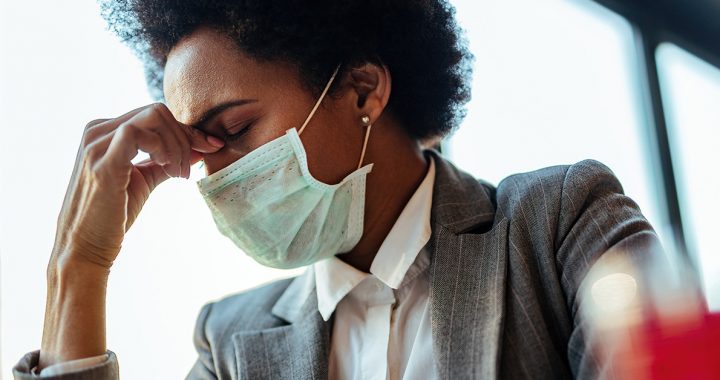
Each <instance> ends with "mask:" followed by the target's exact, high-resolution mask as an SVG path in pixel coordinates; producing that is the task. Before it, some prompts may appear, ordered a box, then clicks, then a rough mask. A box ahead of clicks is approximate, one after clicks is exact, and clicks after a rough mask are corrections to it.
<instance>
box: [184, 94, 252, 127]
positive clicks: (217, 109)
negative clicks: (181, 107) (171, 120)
mask: <svg viewBox="0 0 720 380" xmlns="http://www.w3.org/2000/svg"><path fill="white" fill-rule="evenodd" d="M255 102H257V99H239V100H233V101H229V102H224V103H220V104H218V105H216V106H214V107H212V108H210V109H209V110H207V111H205V112H204V113H203V114H202V116H200V118H199V119H198V121H197V122H195V124H191V125H190V126H191V127H193V128H196V129H199V130H201V131H205V129H204V128H205V125H206V124H207V123H208V122H209V121H210V119H212V118H213V117H215V116H217V115H218V114H220V113H222V112H223V111H225V110H227V109H228V108H232V107H237V106H242V105H245V104H250V103H255Z"/></svg>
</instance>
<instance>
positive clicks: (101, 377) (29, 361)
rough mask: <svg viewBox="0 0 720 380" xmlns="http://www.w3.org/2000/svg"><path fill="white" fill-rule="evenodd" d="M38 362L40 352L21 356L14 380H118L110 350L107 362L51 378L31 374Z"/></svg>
mask: <svg viewBox="0 0 720 380" xmlns="http://www.w3.org/2000/svg"><path fill="white" fill-rule="evenodd" d="M39 361H40V350H37V351H33V352H29V353H27V354H26V355H25V356H23V358H22V359H20V361H19V362H18V363H17V364H16V365H15V367H14V368H13V376H14V378H15V380H38V379H43V380H91V379H93V380H118V379H119V378H120V370H119V366H118V361H117V356H115V353H114V352H112V351H110V350H108V351H107V360H105V361H103V362H102V363H100V364H97V365H93V366H91V367H88V368H83V369H81V370H78V371H71V372H67V373H60V374H57V375H52V376H41V377H40V376H38V375H35V374H33V373H32V370H33V368H35V367H37V365H38V362H39Z"/></svg>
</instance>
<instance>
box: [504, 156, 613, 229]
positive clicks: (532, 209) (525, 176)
mask: <svg viewBox="0 0 720 380" xmlns="http://www.w3.org/2000/svg"><path fill="white" fill-rule="evenodd" d="M495 192H496V195H495V198H496V202H497V210H498V213H500V214H501V216H504V217H506V218H508V219H516V220H521V221H522V222H523V223H524V224H527V226H526V227H527V228H531V227H532V226H533V225H537V224H538V223H542V224H545V223H548V224H550V225H551V226H557V225H559V224H563V221H562V219H566V218H564V216H566V217H567V216H569V215H564V214H567V213H568V212H569V211H571V210H574V212H571V213H573V214H574V213H577V212H579V211H581V210H583V209H584V207H583V205H585V204H587V203H588V202H591V201H592V200H593V199H594V198H599V197H602V196H603V194H624V193H623V188H622V185H621V184H620V182H619V181H618V179H617V177H616V176H615V174H614V173H613V172H612V170H610V168H608V167H607V166H606V165H604V164H603V163H601V162H599V161H596V160H592V159H586V160H583V161H580V162H577V163H575V164H572V165H556V166H550V167H545V168H541V169H538V170H534V171H530V172H526V173H517V174H513V175H510V176H508V177H506V178H505V179H503V180H502V181H500V183H499V184H498V186H497V189H496V191H495ZM571 219H572V218H571ZM553 229H554V228H552V227H551V230H553ZM548 232H553V231H548Z"/></svg>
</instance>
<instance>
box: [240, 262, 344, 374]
mask: <svg viewBox="0 0 720 380" xmlns="http://www.w3.org/2000/svg"><path fill="white" fill-rule="evenodd" d="M311 283H312V286H311V285H310V284H311ZM272 312H273V314H275V315H276V316H278V317H280V318H282V319H283V320H285V321H286V322H288V323H289V324H288V325H284V326H279V327H272V328H269V329H265V330H260V331H241V332H238V333H235V334H234V335H233V345H234V346H235V355H236V359H237V363H238V368H237V373H238V378H240V379H267V378H272V379H297V380H301V379H313V380H325V379H327V377H328V353H329V343H330V323H331V322H330V321H329V322H325V321H324V320H323V319H322V317H321V316H320V313H319V312H318V308H317V295H316V293H315V291H314V277H313V276H312V274H311V272H310V273H305V274H304V275H302V276H300V277H298V278H296V279H295V280H293V282H292V283H291V284H290V285H289V286H288V289H286V290H285V292H284V293H283V295H282V297H280V299H279V300H278V301H277V303H276V304H275V306H274V307H273V310H272ZM331 321H332V320H331Z"/></svg>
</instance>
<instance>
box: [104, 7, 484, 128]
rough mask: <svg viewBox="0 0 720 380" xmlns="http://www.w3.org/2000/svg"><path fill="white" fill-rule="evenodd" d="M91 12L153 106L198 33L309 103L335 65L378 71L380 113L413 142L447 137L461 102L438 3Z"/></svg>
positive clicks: (451, 24)
mask: <svg viewBox="0 0 720 380" xmlns="http://www.w3.org/2000/svg"><path fill="white" fill-rule="evenodd" d="M100 5H101V12H102V15H103V17H104V18H105V20H106V21H107V22H108V25H109V29H110V30H112V31H114V32H115V33H116V34H117V35H118V36H119V37H120V39H121V40H122V41H124V42H125V43H127V44H128V45H129V46H130V47H131V48H132V49H133V50H134V51H135V53H136V54H137V55H138V56H139V57H140V59H141V60H142V61H143V63H144V65H145V72H146V80H147V83H148V87H149V89H150V92H151V95H152V96H153V97H155V98H156V99H158V100H163V94H162V81H163V68H164V66H165V63H166V61H167V55H168V53H169V52H170V50H171V49H172V47H173V46H174V45H175V44H177V43H178V42H179V41H180V39H182V38H183V37H184V36H186V35H188V34H190V33H191V32H193V31H194V30H196V29H197V28H199V27H201V26H205V27H210V28H213V29H215V30H217V31H219V32H221V33H223V34H225V35H227V36H229V37H230V38H231V39H232V40H233V41H234V42H235V43H236V44H237V46H238V47H239V48H240V49H241V50H242V51H243V52H244V53H246V54H247V55H249V56H250V57H253V58H254V59H258V60H263V61H282V62H289V63H291V64H293V65H295V66H296V67H297V69H298V72H299V73H300V75H301V78H303V79H302V82H303V84H304V85H305V86H306V87H307V89H308V90H310V91H311V92H313V93H314V94H316V95H319V94H320V92H321V90H322V88H323V86H324V85H325V83H326V81H327V79H328V76H329V75H330V73H332V71H333V69H334V68H335V67H336V66H337V64H338V63H341V62H342V63H343V66H342V69H341V71H343V70H347V69H348V68H350V67H352V66H353V65H354V64H361V63H365V62H375V63H382V64H385V65H387V66H388V68H389V69H390V72H391V75H392V78H393V90H392V94H391V96H390V100H389V104H388V110H390V112H392V113H393V115H394V116H395V117H397V118H398V120H399V121H400V122H401V123H402V125H403V126H404V127H405V128H406V130H407V132H408V134H409V135H410V136H411V137H413V138H415V139H417V140H420V141H428V140H434V139H436V138H439V137H442V136H444V135H446V134H448V133H450V132H451V131H452V130H453V129H455V128H456V127H457V126H458V125H459V123H460V121H461V120H462V118H463V117H464V116H465V109H464V105H465V103H467V102H468V101H469V100H470V78H471V74H472V69H471V64H472V60H473V56H472V54H471V53H470V52H469V50H468V48H467V43H466V40H465V38H464V35H463V32H462V29H461V28H460V27H459V26H458V24H457V22H456V20H455V9H454V8H453V7H452V6H451V5H450V4H449V3H448V2H447V1H443V0H316V1H301V0H224V1H223V0H214V1H197V0H100Z"/></svg>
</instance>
